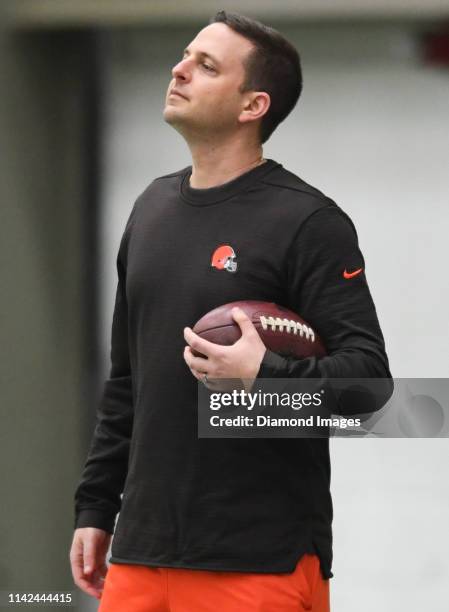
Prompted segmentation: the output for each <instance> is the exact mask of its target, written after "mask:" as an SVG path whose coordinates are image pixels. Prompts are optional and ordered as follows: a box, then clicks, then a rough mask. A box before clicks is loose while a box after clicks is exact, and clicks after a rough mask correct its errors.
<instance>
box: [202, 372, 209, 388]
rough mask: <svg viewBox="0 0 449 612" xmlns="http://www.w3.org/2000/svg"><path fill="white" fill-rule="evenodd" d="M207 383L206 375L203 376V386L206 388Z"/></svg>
mask: <svg viewBox="0 0 449 612" xmlns="http://www.w3.org/2000/svg"><path fill="white" fill-rule="evenodd" d="M208 382H209V380H208V378H207V374H205V375H204V376H203V384H204V385H206V386H207V383H208Z"/></svg>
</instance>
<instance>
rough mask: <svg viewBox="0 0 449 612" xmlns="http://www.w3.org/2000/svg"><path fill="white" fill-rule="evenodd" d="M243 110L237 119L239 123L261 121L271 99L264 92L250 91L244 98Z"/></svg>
mask: <svg viewBox="0 0 449 612" xmlns="http://www.w3.org/2000/svg"><path fill="white" fill-rule="evenodd" d="M243 102H244V106H243V110H242V112H241V113H240V115H239V117H238V121H239V122H240V123H247V122H249V121H256V120H258V119H261V118H262V117H263V116H264V115H265V114H266V113H267V111H268V109H269V108H270V104H271V98H270V94H267V92H266V91H251V92H248V94H247V96H245V98H244V100H243Z"/></svg>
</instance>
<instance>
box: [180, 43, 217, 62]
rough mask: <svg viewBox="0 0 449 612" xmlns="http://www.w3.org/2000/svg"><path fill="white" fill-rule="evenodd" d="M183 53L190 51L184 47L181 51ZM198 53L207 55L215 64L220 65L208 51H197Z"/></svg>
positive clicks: (202, 55) (203, 55)
mask: <svg viewBox="0 0 449 612" xmlns="http://www.w3.org/2000/svg"><path fill="white" fill-rule="evenodd" d="M182 53H183V54H184V53H190V50H189V48H188V47H186V48H185V49H184V51H183V52H182ZM198 55H200V56H201V57H208V58H209V59H211V60H212V61H213V62H214V63H215V64H217V66H221V63H220V62H219V61H218V60H217V58H216V57H214V56H213V55H211V54H210V53H206V51H198Z"/></svg>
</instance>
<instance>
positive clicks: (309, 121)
mask: <svg viewBox="0 0 449 612" xmlns="http://www.w3.org/2000/svg"><path fill="white" fill-rule="evenodd" d="M280 29H282V31H283V32H284V33H285V34H287V35H288V36H289V38H290V39H291V40H292V41H293V42H294V43H295V44H296V45H297V48H298V49H299V51H300V54H301V57H302V63H303V70H304V92H303V95H302V97H301V99H300V101H299V103H298V106H297V108H296V109H295V110H294V111H293V113H292V114H291V116H290V117H289V118H287V120H286V121H285V123H284V124H283V125H281V126H280V127H279V128H278V130H277V132H276V133H275V134H274V135H273V136H272V138H271V139H270V140H269V141H268V143H267V144H266V146H265V150H264V153H265V156H266V157H271V158H274V159H276V160H277V161H280V162H281V163H282V164H283V165H284V166H285V167H286V168H288V169H289V170H292V171H293V172H295V173H296V174H298V175H299V176H301V177H302V178H303V179H305V180H306V181H308V182H310V183H311V184H313V185H315V186H317V187H318V188H320V189H321V190H322V191H324V192H325V193H327V194H328V195H329V196H330V197H332V198H333V199H335V200H336V201H337V203H339V204H340V206H341V207H342V208H343V209H344V210H346V211H347V212H348V213H349V214H350V216H351V217H352V219H353V220H354V222H355V224H356V227H357V228H358V233H359V239H360V244H361V248H362V251H363V253H364V256H365V260H366V274H367V278H368V282H369V284H370V287H371V291H372V294H373V297H374V300H375V303H376V307H377V311H378V315H379V319H380V322H381V326H382V329H383V331H384V335H385V339H386V345H387V352H388V355H389V357H390V364H391V370H392V373H393V375H394V376H396V377H410V378H412V377H416V378H418V377H447V376H448V371H449V364H448V356H447V346H448V345H449V326H448V325H447V320H446V304H447V303H448V301H449V285H448V282H447V280H446V278H447V272H446V267H447V264H448V257H447V236H448V235H449V232H448V230H449V212H448V210H447V207H446V204H447V198H448V194H449V189H448V185H447V169H448V168H447V166H448V164H447V150H448V137H449V116H448V110H447V109H448V108H449V79H448V73H447V72H444V71H443V70H442V69H436V68H429V67H426V66H424V65H423V64H422V63H421V61H420V59H419V53H418V48H417V44H416V41H415V40H414V38H413V32H414V29H413V27H412V26H410V25H409V26H405V25H404V27H401V25H400V24H396V25H367V24H365V25H363V26H362V25H350V24H347V25H340V26H336V25H334V26H330V25H328V26H325V25H321V26H312V25H308V26H307V27H303V28H300V27H298V28H296V29H294V28H290V29H288V30H287V29H286V28H280ZM194 34H195V29H178V30H170V29H165V30H163V29H159V30H142V31H140V32H138V33H131V32H128V33H121V34H120V33H114V34H111V35H110V37H109V38H108V39H107V45H106V48H105V84H106V93H107V95H106V117H107V121H106V126H105V128H106V129H105V139H104V203H103V204H104V206H103V213H102V214H103V245H102V257H103V271H104V273H103V277H102V278H103V286H102V300H103V302H102V304H103V313H104V333H103V338H104V340H103V343H104V355H105V359H107V357H108V354H109V353H108V351H109V341H110V325H111V321H112V307H113V297H114V292H115V284H116V272H115V258H116V254H117V249H118V243H119V239H120V236H121V233H122V231H123V227H124V223H125V220H126V218H127V216H128V214H129V212H130V209H131V206H132V204H133V202H134V200H135V198H136V197H137V195H138V194H139V193H140V192H141V191H142V190H143V189H144V188H145V187H146V185H148V183H149V182H150V181H151V180H152V179H153V178H154V177H156V176H159V175H161V174H166V173H168V172H171V171H174V170H177V169H179V168H181V167H183V166H185V165H187V164H189V163H190V158H189V155H188V149H187V147H186V146H185V144H184V142H183V141H182V140H181V138H180V136H179V135H178V134H177V132H175V131H173V130H172V128H170V127H169V126H168V125H166V124H165V123H164V121H163V120H162V115H161V113H162V108H163V102H164V97H165V91H166V87H167V84H168V81H169V79H170V67H171V65H172V64H173V63H174V62H175V61H176V59H177V58H178V57H179V55H180V52H181V49H182V48H183V47H184V46H186V44H187V43H188V42H189V41H190V40H191V39H192V38H193V36H194ZM106 367H107V362H105V368H106ZM331 450H332V466H333V468H332V494H333V500H334V509H335V517H334V567H333V571H334V574H335V578H334V579H332V580H331V591H332V600H333V610H335V611H336V612H352V611H354V612H355V611H357V612H359V611H360V610H363V612H374V611H376V612H378V610H382V611H383V612H390V611H391V612H393V611H394V612H396V610H397V609H398V608H399V606H400V607H401V609H406V610H408V612H421V610H423V609H426V610H432V611H433V612H440V611H441V612H443V610H445V609H446V606H447V601H448V596H449V586H448V585H449V580H448V575H449V558H448V556H447V550H448V548H449V529H448V528H447V517H448V516H449V484H448V482H449V479H448V477H447V468H446V465H447V455H448V452H447V451H448V441H447V440H445V439H434V440H425V439H408V440H398V439H392V440H378V439H374V440H373V439H369V440H368V439H363V440H355V439H339V440H332V441H331Z"/></svg>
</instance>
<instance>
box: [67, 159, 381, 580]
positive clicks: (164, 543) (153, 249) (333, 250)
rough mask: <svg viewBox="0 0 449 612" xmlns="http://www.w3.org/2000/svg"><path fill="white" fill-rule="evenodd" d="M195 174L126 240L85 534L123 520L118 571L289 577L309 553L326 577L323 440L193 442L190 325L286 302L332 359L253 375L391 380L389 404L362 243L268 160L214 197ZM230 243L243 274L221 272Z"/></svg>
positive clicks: (137, 218)
mask: <svg viewBox="0 0 449 612" xmlns="http://www.w3.org/2000/svg"><path fill="white" fill-rule="evenodd" d="M190 174H191V166H188V167H187V168H183V169H182V170H180V171H178V172H175V173H172V174H168V175H166V176H163V177H159V178H157V179H155V180H154V181H153V182H152V183H151V184H150V185H149V187H147V189H146V190H145V191H144V192H143V193H142V194H141V195H140V196H139V198H138V199H137V201H136V202H135V204H134V207H133V208H132V211H131V214H130V216H129V219H128V222H127V224H126V228H125V231H124V233H123V237H122V240H121V243H120V248H119V252H118V256H117V272H118V284H117V293H116V302H115V309H114V316H113V324H112V337H111V369H110V374H109V377H108V379H107V380H106V382H105V386H104V393H103V396H102V399H101V402H100V404H99V406H98V409H97V424H96V427H95V431H94V435H93V438H92V442H91V447H90V451H89V454H88V458H87V461H86V465H85V468H84V471H83V475H82V479H81V481H80V483H79V485H78V488H77V490H76V494H75V515H76V516H75V526H76V527H86V526H91V527H98V528H101V529H104V530H106V531H108V532H110V533H113V532H114V523H115V519H116V515H117V513H119V512H120V514H119V518H118V522H117V526H116V528H115V534H114V538H113V542H112V557H111V559H110V561H111V562H112V563H136V564H144V565H149V566H161V567H162V566H165V567H182V568H197V569H206V570H221V571H243V572H263V573H271V572H292V571H293V570H294V568H295V566H296V563H297V562H298V560H299V559H300V557H301V556H302V555H303V554H304V553H306V552H309V553H315V554H318V555H319V558H320V564H321V571H322V574H323V576H324V577H325V578H330V577H332V576H333V573H332V572H331V565H332V517H333V509H332V499H331V494H330V473H331V470H330V456H329V439H328V438H315V439H307V438H300V439H229V438H227V439H203V438H202V439H199V438H198V436H197V381H196V379H195V378H194V377H193V376H192V374H191V372H190V370H189V369H188V367H187V365H186V363H185V361H184V359H183V348H184V346H185V341H184V338H183V328H184V327H185V326H187V325H188V326H192V325H193V324H194V323H195V321H197V320H198V319H199V318H200V317H201V316H202V315H204V314H205V313H206V312H208V311H209V310H211V309H213V308H216V307H217V306H219V305H221V304H224V303H227V302H232V301H236V300H265V301H270V302H276V303H278V304H281V305H284V306H286V307H287V308H290V309H291V310H294V311H296V312H297V313H298V314H300V315H301V316H302V317H303V318H304V319H305V320H306V321H307V322H308V323H309V324H310V325H311V326H312V327H313V328H314V329H315V330H316V331H317V332H318V333H319V335H320V336H321V338H322V339H323V341H324V344H325V346H326V347H327V351H328V356H326V357H323V358H321V359H317V358H314V357H311V358H307V359H293V358H287V357H283V356H280V355H277V354H275V353H273V352H271V351H268V350H267V352H266V354H265V357H264V360H263V362H262V364H261V367H260V371H259V374H258V377H259V378H264V377H285V378H287V377H311V378H319V377H324V378H326V377H334V378H355V377H361V378H367V377H376V378H384V379H385V390H384V393H383V399H384V403H385V402H386V401H387V400H388V398H389V397H390V395H391V392H392V385H391V374H390V370H389V366H388V359H387V356H386V353H385V346H384V340H383V336H382V332H381V329H380V327H379V322H378V318H377V314H376V310H375V306H374V303H373V300H372V298H371V295H370V291H369V288H368V284H367V280H366V274H365V262H364V259H363V256H362V253H361V251H360V249H359V245H358V239H357V234H356V230H355V228H354V225H353V223H352V221H351V220H350V218H349V217H348V215H347V214H346V213H345V212H344V211H343V210H342V209H341V208H340V207H339V206H338V205H337V204H336V203H335V202H334V201H333V200H331V199H330V198H329V197H327V196H325V195H324V194H323V193H322V192H321V191H319V190H318V189H316V188H315V187H312V186H311V185H309V184H307V183H306V182H304V181H303V180H301V179H300V178H299V177H298V176H296V175H295V174H293V173H291V172H289V171H288V170H286V169H285V168H283V166H282V165H281V164H279V163H277V162H275V161H274V160H271V159H269V160H267V161H266V162H265V163H263V164H262V165H260V166H257V167H256V168H254V169H252V170H250V171H248V172H246V173H244V174H242V175H240V176H239V177H237V178H236V179H233V180H232V181H229V182H227V183H225V184H223V185H220V186H218V187H212V188H209V189H194V188H192V187H191V186H190V183H189V177H190ZM223 245H226V246H228V247H230V248H231V249H232V251H233V253H234V261H235V262H236V264H237V268H236V269H235V270H234V271H232V270H230V269H227V268H226V267H224V268H219V267H216V266H213V265H211V261H212V258H213V254H214V253H215V251H216V249H217V248H218V247H219V246H223ZM360 268H362V271H361V272H358V273H357V274H356V275H353V276H351V277H350V278H344V276H343V271H344V270H345V269H346V270H347V271H349V273H350V274H353V271H355V270H359V269H360ZM381 399H382V398H381ZM339 409H340V412H341V413H342V414H344V410H345V406H344V405H342V406H340V407H339ZM122 493H123V496H122V495H121V494H122Z"/></svg>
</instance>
